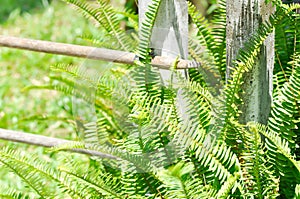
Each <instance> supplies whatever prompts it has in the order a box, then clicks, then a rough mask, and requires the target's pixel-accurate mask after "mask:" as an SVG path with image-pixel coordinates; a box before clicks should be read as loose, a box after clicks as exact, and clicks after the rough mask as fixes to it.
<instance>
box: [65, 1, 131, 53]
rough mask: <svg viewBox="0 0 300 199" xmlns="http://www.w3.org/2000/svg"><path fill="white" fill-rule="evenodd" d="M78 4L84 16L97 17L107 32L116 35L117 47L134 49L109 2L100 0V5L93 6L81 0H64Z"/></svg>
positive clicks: (127, 49)
mask: <svg viewBox="0 0 300 199" xmlns="http://www.w3.org/2000/svg"><path fill="white" fill-rule="evenodd" d="M64 1H66V2H67V3H70V4H72V5H74V6H76V7H77V8H78V9H79V10H80V11H82V12H83V14H84V16H86V17H88V18H93V19H95V20H96V21H97V22H98V23H99V24H100V25H101V26H102V27H104V29H105V30H106V31H107V33H109V34H111V35H113V36H114V38H115V39H116V41H117V47H118V48H119V49H122V50H125V51H128V52H129V51H132V48H131V44H130V42H129V41H130V38H129V37H128V36H127V35H126V33H125V32H124V31H122V30H121V29H120V25H119V22H118V20H117V18H116V16H115V15H114V12H113V8H112V7H111V5H109V4H108V3H107V2H105V1H103V0H98V1H97V2H98V4H99V6H98V7H97V8H93V7H92V6H90V5H89V4H87V3H85V2H83V1H80V0H64Z"/></svg>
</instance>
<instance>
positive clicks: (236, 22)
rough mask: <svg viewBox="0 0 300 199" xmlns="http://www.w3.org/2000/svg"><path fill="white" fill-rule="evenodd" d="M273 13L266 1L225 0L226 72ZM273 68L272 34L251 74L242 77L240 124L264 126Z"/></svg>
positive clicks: (263, 46)
mask: <svg viewBox="0 0 300 199" xmlns="http://www.w3.org/2000/svg"><path fill="white" fill-rule="evenodd" d="M274 11H275V8H274V7H273V6H272V5H271V4H265V0H228V1H227V30H226V31H227V32H226V34H227V36H226V50H227V72H226V75H227V77H228V78H230V67H232V61H233V60H235V59H236V56H237V53H238V50H239V49H240V48H242V47H243V45H244V44H245V42H247V41H248V40H249V38H251V35H252V34H253V33H255V32H256V30H257V29H258V27H259V25H260V24H261V23H262V22H263V21H266V20H267V19H268V17H269V16H270V14H272V13H273V12H274ZM273 66H274V33H273V34H270V35H269V36H268V37H267V39H266V40H265V42H264V44H263V45H262V47H261V51H260V54H259V55H258V58H257V61H256V63H255V65H254V67H253V69H252V71H250V72H248V73H247V74H245V79H244V85H243V86H242V88H243V91H244V93H245V94H243V95H242V98H243V101H244V105H243V106H242V107H241V110H242V111H243V115H242V116H241V118H240V120H241V122H242V123H246V122H248V121H257V122H260V123H263V124H266V123H267V119H268V115H269V112H270V105H271V96H272V74H273Z"/></svg>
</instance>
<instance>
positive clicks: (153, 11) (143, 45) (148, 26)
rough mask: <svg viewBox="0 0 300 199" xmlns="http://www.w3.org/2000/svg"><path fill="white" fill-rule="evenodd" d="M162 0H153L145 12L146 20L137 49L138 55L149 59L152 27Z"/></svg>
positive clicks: (141, 29)
mask: <svg viewBox="0 0 300 199" xmlns="http://www.w3.org/2000/svg"><path fill="white" fill-rule="evenodd" d="M160 3H161V0H153V1H152V3H151V4H150V5H149V6H148V9H147V11H146V13H145V16H146V17H145V20H144V21H143V22H142V27H140V44H139V46H138V49H137V52H136V53H137V55H138V56H139V57H140V58H141V59H143V60H147V59H149V52H150V42H151V39H150V38H151V35H152V29H153V27H154V22H155V20H156V16H157V13H158V9H159V6H160Z"/></svg>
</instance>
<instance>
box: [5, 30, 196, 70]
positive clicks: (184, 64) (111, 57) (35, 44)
mask: <svg viewBox="0 0 300 199" xmlns="http://www.w3.org/2000/svg"><path fill="white" fill-rule="evenodd" d="M0 46H3V47H9V48H17V49H24V50H30V51H36V52H44V53H51V54H58V55H67V56H72V57H81V58H86V59H94V60H103V61H109V62H116V63H123V64H133V63H134V61H135V59H136V55H135V54H134V53H129V52H124V51H118V50H111V49H105V48H96V47H91V46H80V45H74V44H65V43H57V42H50V41H41V40H34V39H25V38H19V37H12V36H4V35H0ZM174 61H176V60H175V59H174V58H169V57H161V56H155V57H154V58H153V59H152V65H153V66H156V67H158V68H162V69H169V68H170V67H171V66H172V64H173V63H174ZM199 65H200V64H199V63H196V62H194V61H189V60H183V59H179V60H178V64H177V69H187V68H197V67H198V66H199Z"/></svg>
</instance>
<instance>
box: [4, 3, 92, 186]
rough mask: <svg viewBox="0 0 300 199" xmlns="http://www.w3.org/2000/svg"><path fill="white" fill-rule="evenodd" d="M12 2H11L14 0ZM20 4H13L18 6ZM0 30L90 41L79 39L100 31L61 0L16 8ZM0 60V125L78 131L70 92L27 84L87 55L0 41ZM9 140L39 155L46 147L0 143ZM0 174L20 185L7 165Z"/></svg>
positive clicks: (61, 133)
mask: <svg viewBox="0 0 300 199" xmlns="http://www.w3.org/2000/svg"><path fill="white" fill-rule="evenodd" d="M8 2H9V3H10V4H9V5H11V6H12V4H13V2H14V1H8ZM31 2H33V1H31ZM36 2H37V1H36ZM2 3H3V4H2ZM27 3H30V1H28V2H27ZM4 4H5V1H4V2H2V1H1V7H0V8H4V7H5V6H4V7H2V5H4ZM5 5H6V4H5ZM18 5H19V4H16V5H14V8H16V7H18ZM22 5H23V4H22ZM5 8H8V7H5ZM1 14H2V13H1ZM0 30H1V34H4V35H10V36H17V37H24V38H34V39H41V40H52V41H58V42H65V43H74V44H83V43H86V42H84V41H83V40H82V39H81V36H82V35H83V34H85V33H89V34H91V33H96V28H95V27H94V25H92V23H88V21H87V20H86V19H84V18H83V17H82V16H81V15H80V14H78V13H77V12H76V11H74V9H72V8H71V7H70V6H67V5H66V4H65V3H62V2H58V1H54V2H53V3H52V4H51V5H50V6H47V7H42V8H41V9H31V10H30V12H23V13H22V14H20V10H19V9H16V10H14V11H12V13H11V14H10V16H9V17H8V19H7V20H6V21H5V22H3V23H1V24H0ZM0 60H1V61H0V68H1V71H0V85H1V86H0V128H8V129H15V130H22V131H25V132H31V133H37V134H45V135H49V136H53V137H60V138H66V139H72V138H73V139H75V138H76V134H73V132H74V131H75V129H76V128H75V127H74V125H73V122H72V120H73V118H72V117H71V109H72V104H71V97H70V96H66V95H63V94H61V93H58V92H55V91H47V90H35V91H24V90H23V89H24V87H26V86H28V85H32V84H45V83H47V82H49V74H50V69H49V68H50V66H51V65H55V64H57V63H61V62H63V63H74V64H81V63H83V62H84V60H83V59H76V58H71V57H66V56H58V55H49V54H43V53H35V52H29V51H22V50H15V49H9V48H2V47H0ZM66 117H68V120H67V119H66ZM49 118H50V119H49ZM70 121H71V122H70ZM8 144H9V145H11V146H19V147H21V146H22V147H26V148H25V149H24V151H28V152H29V151H31V152H35V153H38V154H39V156H40V157H41V158H42V157H43V156H44V155H43V153H44V152H43V151H44V149H43V148H37V147H29V148H28V146H25V145H21V144H16V143H9V142H4V141H0V145H1V146H4V145H8ZM44 157H46V156H44ZM46 158H47V157H46ZM81 158H82V157H81ZM0 176H1V177H0V184H1V186H2V185H3V184H7V183H9V184H10V185H11V186H12V184H13V185H17V186H18V187H19V188H21V187H22V183H21V182H20V181H18V180H17V179H18V178H16V176H14V175H11V174H9V173H8V171H7V170H4V169H3V167H1V169H0Z"/></svg>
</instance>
